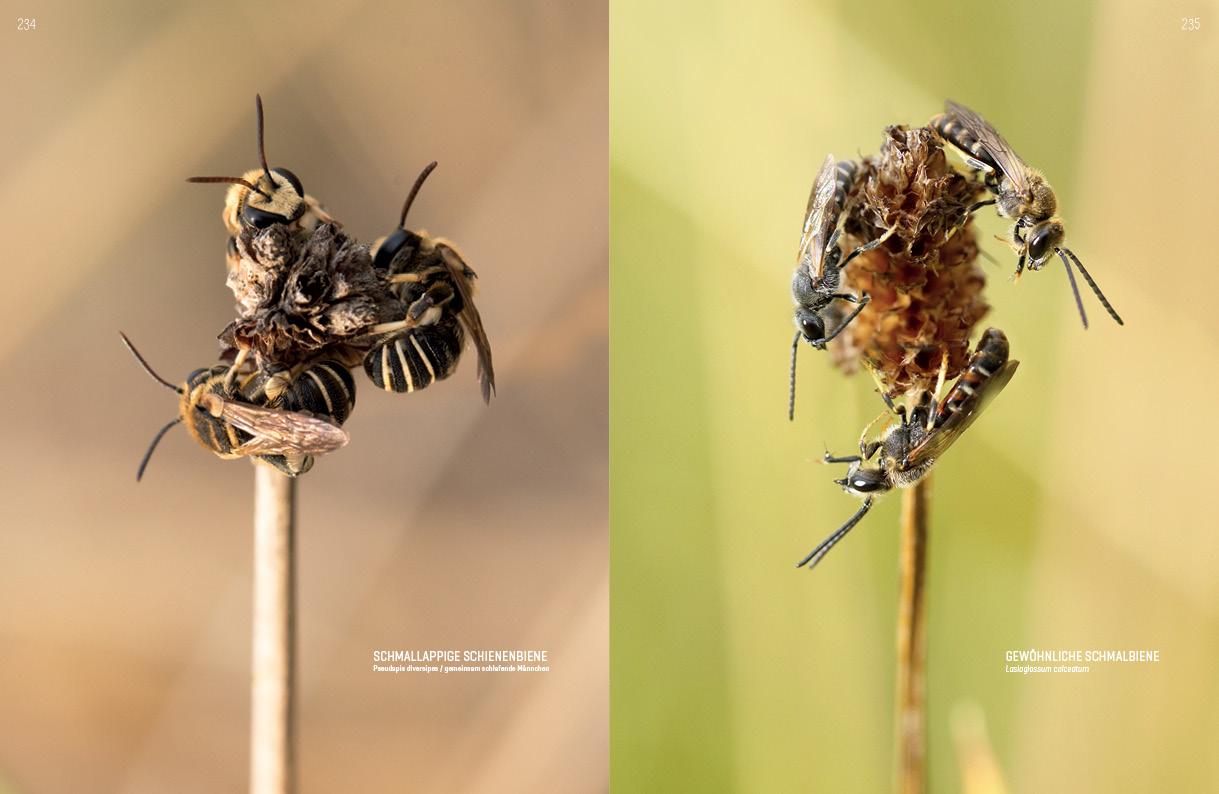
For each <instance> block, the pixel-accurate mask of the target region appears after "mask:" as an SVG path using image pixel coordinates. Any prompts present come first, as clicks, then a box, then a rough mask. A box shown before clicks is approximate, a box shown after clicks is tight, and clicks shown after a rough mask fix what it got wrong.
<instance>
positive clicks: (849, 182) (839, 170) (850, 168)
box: [834, 160, 859, 212]
mask: <svg viewBox="0 0 1219 794" xmlns="http://www.w3.org/2000/svg"><path fill="white" fill-rule="evenodd" d="M858 173H859V164H858V163H856V162H855V161H854V160H839V161H838V163H837V166H836V170H835V172H834V203H835V204H837V205H838V211H839V212H841V211H842V209H843V208H844V207H846V205H847V196H848V195H850V193H851V188H852V187H854V185H855V177H856V175H858Z"/></svg>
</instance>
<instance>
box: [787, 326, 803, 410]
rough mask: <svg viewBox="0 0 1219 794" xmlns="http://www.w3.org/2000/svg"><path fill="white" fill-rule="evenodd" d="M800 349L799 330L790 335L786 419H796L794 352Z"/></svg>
mask: <svg viewBox="0 0 1219 794" xmlns="http://www.w3.org/2000/svg"><path fill="white" fill-rule="evenodd" d="M799 349H800V332H799V331H796V335H795V336H793V337H792V374H791V386H790V389H789V390H788V396H787V421H789V422H794V421H796V352H797V351H799Z"/></svg>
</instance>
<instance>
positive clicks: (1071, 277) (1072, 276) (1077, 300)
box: [1054, 248, 1088, 331]
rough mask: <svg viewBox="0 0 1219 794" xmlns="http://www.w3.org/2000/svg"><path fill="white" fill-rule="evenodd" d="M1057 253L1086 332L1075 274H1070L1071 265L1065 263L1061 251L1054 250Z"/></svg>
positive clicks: (1085, 321)
mask: <svg viewBox="0 0 1219 794" xmlns="http://www.w3.org/2000/svg"><path fill="white" fill-rule="evenodd" d="M1054 250H1055V251H1057V252H1058V258H1059V259H1061V260H1062V264H1063V267H1065V268H1066V269H1067V280H1068V281H1070V282H1071V292H1073V293H1074V294H1075V305H1076V306H1078V307H1079V319H1081V320H1083V321H1084V330H1085V331H1086V330H1088V314H1087V312H1085V311H1084V302H1083V299H1082V298H1080V297H1079V286H1078V285H1077V284H1076V283H1075V274H1074V273H1072V272H1071V264H1070V263H1069V262H1067V258H1066V257H1065V256H1063V255H1062V252H1063V249H1061V248H1055V249H1054Z"/></svg>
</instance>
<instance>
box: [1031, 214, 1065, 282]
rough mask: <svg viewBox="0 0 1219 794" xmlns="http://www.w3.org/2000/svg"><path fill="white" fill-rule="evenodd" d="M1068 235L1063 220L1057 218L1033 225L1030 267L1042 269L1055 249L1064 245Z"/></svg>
mask: <svg viewBox="0 0 1219 794" xmlns="http://www.w3.org/2000/svg"><path fill="white" fill-rule="evenodd" d="M1065 237H1066V230H1065V229H1063V226H1062V221H1060V220H1058V219H1057V218H1051V219H1050V220H1046V221H1042V222H1041V223H1038V224H1036V225H1034V226H1033V228H1032V229H1030V230H1029V233H1028V237H1027V240H1028V257H1029V269H1030V270H1040V269H1041V268H1042V267H1043V266H1044V265H1045V263H1046V260H1048V259H1049V258H1050V254H1052V253H1054V249H1055V248H1058V247H1059V246H1061V245H1062V241H1063V239H1064V238H1065Z"/></svg>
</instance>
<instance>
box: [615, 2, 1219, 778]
mask: <svg viewBox="0 0 1219 794" xmlns="http://www.w3.org/2000/svg"><path fill="white" fill-rule="evenodd" d="M1216 10H1217V9H1216V5H1215V3H1213V2H1191V3H1178V2H1170V3H1157V4H1148V3H1140V2H1135V1H1134V0H1122V1H1121V2H1108V3H1103V4H1092V5H1088V4H1082V3H1081V4H1062V3H1022V4H1018V5H1017V4H986V3H972V4H966V3H960V4H954V3H947V2H937V3H919V4H917V5H916V4H910V3H888V2H872V3H856V2H839V3H819V4H818V3H797V2H766V3H751V4H744V3H730V2H714V1H713V0H712V1H704V2H698V3H695V2H669V3H664V4H654V3H648V2H643V0H615V1H614V2H613V3H612V4H611V13H610V26H611V65H610V75H611V92H610V96H611V145H610V149H611V163H610V185H611V262H612V264H611V268H612V270H611V273H612V278H611V326H612V339H613V344H612V349H611V383H612V394H611V401H610V415H611V426H612V434H611V444H610V449H611V468H610V471H611V522H612V527H613V530H612V540H611V570H612V601H611V603H612V609H611V780H612V783H613V787H614V789H615V790H618V791H631V792H635V791H748V792H788V791H834V792H855V791H858V792H876V791H883V790H886V789H887V788H888V787H889V786H890V781H891V774H892V772H891V769H892V759H893V727H892V722H893V717H892V708H893V690H894V667H893V665H894V620H895V615H896V584H897V576H896V566H897V512H898V507H899V502H900V498H899V497H898V496H897V495H891V496H890V497H888V498H887V499H884V500H883V501H882V502H881V503H880V504H879V505H878V507H877V508H876V509H874V510H873V511H872V514H871V515H869V516H868V518H867V520H866V522H865V523H864V524H862V525H861V526H860V527H859V528H858V529H856V530H855V532H854V533H852V535H851V536H849V537H848V538H847V540H846V541H845V542H844V543H843V544H842V545H840V546H839V547H838V548H837V549H836V550H835V551H834V553H833V554H831V555H830V557H829V558H828V559H827V560H826V561H825V562H824V563H823V564H822V566H821V567H819V568H818V569H817V571H816V573H814V574H809V573H806V572H804V571H797V570H795V569H794V568H793V564H794V563H795V562H796V561H797V560H798V559H800V558H801V557H802V556H803V555H804V554H805V553H806V552H807V551H808V550H809V549H810V548H811V547H812V546H813V545H814V544H816V543H817V542H818V541H820V540H821V539H822V538H823V537H824V536H825V535H827V534H828V533H829V532H830V531H832V530H833V529H834V528H836V527H837V526H839V525H840V524H841V522H842V521H844V520H845V519H846V518H847V517H848V516H849V515H850V514H851V513H852V512H853V511H854V510H855V509H856V508H857V506H858V502H857V501H856V500H854V499H852V498H851V497H849V496H847V495H845V494H843V493H841V492H840V491H839V489H838V487H837V486H835V485H834V484H833V483H832V482H831V480H832V478H833V477H836V476H841V473H840V472H841V468H839V467H835V468H829V467H822V466H821V465H819V464H818V458H819V457H820V455H821V453H822V451H823V449H825V447H827V446H828V447H829V449H831V450H835V451H839V452H841V451H843V450H849V449H851V448H852V447H853V445H854V444H855V443H856V440H857V438H858V435H859V432H860V430H861V429H862V428H863V426H864V425H865V424H866V423H867V422H868V421H869V420H871V419H872V418H873V417H874V416H875V415H876V413H877V411H878V410H879V409H880V407H881V406H880V403H879V400H878V399H877V398H876V397H875V395H874V394H873V393H872V391H871V389H870V381H869V379H868V378H866V376H858V377H855V378H853V379H847V378H845V377H844V376H842V375H841V374H840V373H839V372H837V371H836V370H835V369H833V368H832V367H831V365H830V362H829V360H828V358H827V357H826V356H824V355H818V354H817V353H816V352H814V351H812V350H811V349H809V348H807V347H803V348H802V349H801V351H800V358H801V364H800V383H799V399H798V404H797V414H796V422H795V424H794V425H793V424H789V423H788V421H787V417H786V410H785V409H786V399H787V366H788V354H789V349H790V348H789V342H790V339H791V333H792V326H791V300H790V293H789V282H790V278H791V272H792V269H793V266H794V253H795V249H796V244H797V241H798V236H799V230H800V223H801V221H802V220H803V218H802V212H803V209H804V206H805V200H806V198H807V195H808V190H809V186H810V182H811V180H812V178H813V176H814V174H815V173H816V170H817V167H818V166H819V164H820V163H821V161H822V159H823V158H824V157H825V155H826V154H827V153H828V152H833V153H834V154H836V155H838V156H839V157H844V156H858V155H859V154H861V153H862V154H868V153H871V152H874V151H875V150H876V148H877V147H878V146H879V144H880V141H881V133H882V129H883V127H884V126H885V125H886V124H890V123H897V122H906V123H911V124H919V123H924V122H925V121H926V119H928V118H929V117H930V116H931V115H932V114H934V113H936V112H938V110H939V109H940V107H941V105H942V102H943V100H944V99H945V98H946V97H951V98H953V99H956V100H958V101H960V102H963V103H965V104H967V105H970V106H972V107H974V108H975V109H977V110H978V111H979V112H981V113H982V114H983V115H984V116H986V117H987V118H988V119H989V120H991V121H992V122H993V123H994V124H995V125H996V126H997V127H998V128H999V129H1000V130H1002V131H1003V132H1004V134H1005V135H1006V136H1007V137H1008V139H1009V140H1010V141H1011V142H1012V143H1013V145H1014V146H1015V148H1016V149H1017V151H1018V152H1020V153H1021V155H1022V156H1023V157H1025V158H1026V159H1027V160H1029V161H1030V162H1031V163H1032V164H1034V165H1035V166H1037V167H1039V168H1041V169H1042V170H1044V171H1045V173H1046V174H1047V176H1048V177H1049V179H1050V180H1051V182H1052V184H1053V185H1054V187H1055V188H1056V190H1057V193H1058V196H1059V200H1060V205H1061V209H1062V213H1063V215H1064V217H1065V219H1066V222H1067V225H1068V242H1069V244H1070V245H1071V247H1072V248H1073V249H1074V250H1075V251H1076V252H1077V253H1078V254H1079V255H1080V257H1081V258H1082V260H1083V261H1084V263H1085V265H1087V266H1088V268H1089V269H1090V271H1091V272H1092V273H1093V275H1094V276H1095V277H1096V278H1097V280H1098V281H1099V283H1100V284H1101V286H1102V287H1103V288H1104V289H1105V291H1106V293H1107V295H1108V296H1109V298H1110V299H1111V300H1112V302H1113V303H1114V305H1115V306H1116V307H1117V308H1118V310H1119V311H1120V312H1121V313H1122V315H1123V316H1124V318H1125V320H1126V327H1125V328H1118V327H1117V326H1115V325H1114V324H1112V323H1111V322H1110V321H1109V320H1108V319H1107V318H1106V317H1105V316H1104V313H1103V310H1102V309H1101V307H1100V306H1099V305H1098V304H1097V302H1096V301H1095V300H1094V299H1093V298H1092V296H1090V295H1086V296H1085V301H1086V303H1087V307H1088V309H1089V312H1090V315H1091V318H1092V321H1093V327H1092V329H1091V330H1089V331H1087V332H1086V333H1085V332H1084V331H1082V330H1081V328H1080V327H1079V322H1078V318H1077V317H1076V315H1075V309H1074V306H1073V303H1072V300H1071V296H1070V293H1069V289H1068V287H1067V282H1066V277H1065V275H1064V274H1063V272H1062V269H1061V267H1058V266H1057V265H1053V266H1050V267H1048V268H1047V269H1046V270H1045V271H1044V272H1042V273H1036V274H1031V275H1029V276H1027V277H1026V278H1025V279H1024V280H1023V281H1022V282H1021V283H1020V284H1018V285H1013V284H1012V283H1011V282H1010V281H1009V280H1008V276H1009V274H1010V272H1011V270H1012V269H1013V267H1014V259H1013V257H1012V256H1011V255H1010V253H1009V252H1008V251H1007V250H1006V249H1005V248H1004V247H1003V246H1002V245H1001V244H1000V243H998V242H995V241H992V240H991V237H992V235H994V234H997V233H999V232H1001V231H1002V230H1003V228H1004V226H1003V224H1002V222H1001V221H1000V220H999V219H998V218H996V217H995V216H994V215H993V213H981V214H980V216H979V232H980V236H981V239H982V241H983V244H984V247H985V248H986V249H987V250H988V251H989V252H990V253H992V254H993V255H994V256H995V257H997V258H998V259H999V262H1000V264H999V265H998V266H994V265H990V264H985V265H984V266H985V267H986V269H987V273H988V277H989V280H990V284H989V288H988V295H989V299H990V301H991V303H992V304H993V306H994V310H993V312H992V313H991V315H990V316H989V317H988V318H987V319H986V320H984V321H983V326H985V325H988V324H989V325H995V326H998V327H1000V328H1003V329H1004V330H1005V331H1006V332H1007V334H1008V337H1009V338H1010V340H1011V343H1012V351H1013V356H1014V357H1015V358H1019V359H1021V360H1022V361H1023V362H1024V363H1023V366H1022V367H1021V369H1020V373H1019V375H1018V377H1016V378H1015V379H1014V380H1013V382H1012V383H1011V385H1010V386H1009V387H1008V389H1007V390H1006V392H1005V393H1004V395H1003V397H1002V398H1001V399H1000V400H998V401H997V402H996V403H995V404H994V406H993V407H992V409H991V410H990V412H989V413H988V416H987V418H985V419H983V420H982V421H980V422H979V423H978V424H977V425H975V426H974V428H973V429H972V430H971V431H970V433H969V435H968V437H967V439H966V440H963V441H962V442H961V443H959V444H958V445H957V446H956V447H955V448H954V451H953V452H952V454H951V455H949V456H948V457H947V458H946V459H945V461H944V463H943V464H942V465H940V466H939V467H938V469H937V472H936V475H935V478H934V486H933V502H932V508H933V514H932V528H931V532H932V534H931V541H930V542H931V547H930V563H929V564H930V591H929V595H928V606H929V634H928V640H929V672H928V682H927V685H928V701H929V714H928V716H929V742H930V750H929V762H930V778H931V790H933V791H936V792H944V791H957V790H960V777H959V774H958V772H957V769H956V767H957V753H956V751H955V749H954V745H953V737H952V731H951V728H950V722H951V715H952V714H953V713H954V708H955V707H956V706H957V705H958V704H964V703H971V702H976V703H977V704H978V705H979V706H980V707H981V710H982V712H983V713H984V714H985V718H986V721H987V724H988V726H989V730H990V736H991V741H992V745H993V748H994V754H995V756H996V759H997V761H998V763H999V764H1000V765H1001V766H1002V768H1003V770H1004V774H1005V776H1006V778H1007V780H1008V783H1009V786H1010V787H1011V789H1012V790H1014V791H1072V792H1126V791H1129V792H1143V791H1152V790H1157V791H1215V790H1219V760H1217V758H1219V754H1216V753H1215V752H1214V750H1215V748H1216V747H1219V577H1217V576H1216V574H1215V568H1216V563H1217V562H1219V531H1217V530H1219V527H1217V526H1216V523H1217V522H1216V521H1215V519H1214V514H1215V510H1214V501H1213V499H1212V498H1211V497H1210V491H1211V488H1212V486H1211V482H1212V481H1213V473H1214V469H1215V465H1214V463H1213V460H1214V456H1213V454H1212V453H1211V451H1210V450H1209V448H1208V444H1209V443H1210V438H1209V437H1208V436H1207V435H1205V428H1206V426H1207V423H1208V421H1209V420H1210V419H1211V409H1212V406H1213V404H1214V398H1213V394H1214V392H1215V386H1216V380H1217V379H1216V365H1219V352H1217V350H1219V348H1217V345H1216V342H1217V341H1219V319H1216V318H1217V316H1219V314H1217V313H1216V312H1215V311H1214V305H1215V301H1216V287H1217V286H1219V276H1217V275H1216V268H1217V266H1219V262H1217V261H1216V258H1215V257H1214V256H1213V255H1212V254H1211V250H1212V249H1211V246H1210V245H1209V244H1208V238H1207V233H1208V232H1209V230H1210V227H1211V225H1212V224H1213V222H1214V218H1215V215H1216V212H1215V210H1216V200H1215V198H1214V196H1215V186H1216V184H1217V180H1219V168H1217V166H1216V158H1215V156H1214V146H1215V133H1214V129H1215V126H1216V124H1217V123H1219V90H1217V89H1219V80H1217V77H1216V76H1217V75H1219V52H1217V50H1216V40H1215V36H1214V33H1213V32H1212V30H1213V28H1214V26H1215V25H1219V15H1216V14H1215V13H1214V12H1215V11H1216ZM1186 16H1189V17H1200V18H1201V22H1202V26H1203V27H1202V30H1200V31H1196V32H1186V31H1183V30H1182V29H1181V28H1182V17H1186ZM978 330H979V331H980V330H981V327H979V329H978ZM1029 647H1038V648H1064V647H1065V648H1081V649H1091V648H1101V649H1106V648H1116V649H1121V648H1147V649H1156V650H1159V651H1160V653H1161V658H1162V661H1161V662H1159V663H1158V664H1154V665H1142V666H1138V665H1120V664H1109V665H1094V666H1093V668H1092V671H1091V672H1090V673H1088V674H1085V675H1064V674H1059V675H1041V676H1019V675H1012V674H1008V673H1005V672H1004V663H1005V662H1004V652H1005V651H1007V650H1009V649H1011V650H1014V649H1022V648H1029Z"/></svg>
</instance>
